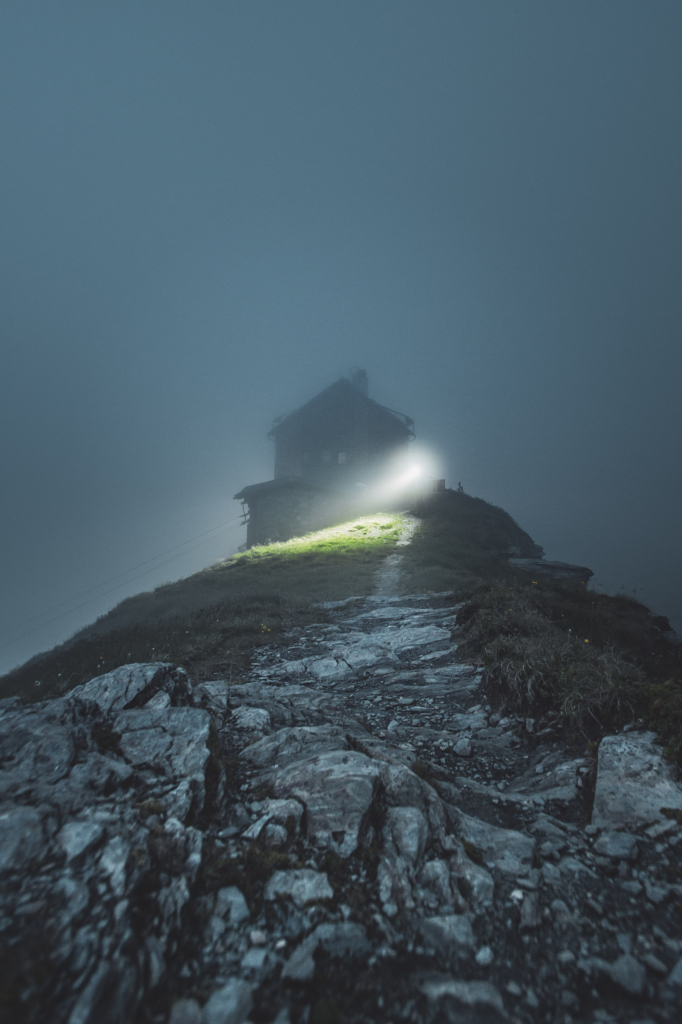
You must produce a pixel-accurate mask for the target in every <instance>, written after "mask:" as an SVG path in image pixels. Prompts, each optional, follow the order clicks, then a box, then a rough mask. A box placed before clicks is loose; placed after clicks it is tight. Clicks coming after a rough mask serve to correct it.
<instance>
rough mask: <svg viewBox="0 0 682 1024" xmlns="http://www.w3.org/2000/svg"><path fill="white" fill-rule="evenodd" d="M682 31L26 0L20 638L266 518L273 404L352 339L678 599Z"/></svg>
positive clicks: (538, 497) (13, 142)
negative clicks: (248, 518) (243, 497)
mask: <svg viewBox="0 0 682 1024" xmlns="http://www.w3.org/2000/svg"><path fill="white" fill-rule="evenodd" d="M681 37H682V9H681V8H680V6H679V4H677V3H667V2H659V3H656V4H643V3H640V2H629V0H603V2H602V3H600V4H593V3H588V2H579V0H574V2H572V3H571V4H550V5H548V4H546V3H544V2H540V0H538V2H523V0H519V2H517V3H514V4H509V3H506V2H503V0H486V2H484V3H480V2H474V0H470V2H463V3H456V2H444V0H443V2H440V0H439V2H428V0H426V2H423V3H420V4H413V3H406V2H405V3H403V2H400V0H391V2H390V3H388V2H383V0H381V2H380V0H363V2H362V3H360V2H344V3H341V4H319V3H314V2H310V0H308V2H296V0H292V2H289V3H286V4H281V3H277V2H274V0H263V2H260V3H258V4H250V3H249V4H246V3H244V4H242V3H228V4H226V3H222V2H217V0H206V2H204V3H201V4H191V3H178V2H168V0H165V2H164V3H156V2H153V0H150V2H146V3H144V4H139V3H132V2H129V3H126V2H121V3H117V4H115V5H104V4H90V3H87V4H86V3H83V2H70V3H64V4H58V5H55V4H51V3H47V2H28V3H14V2H13V3H8V4H5V5H4V6H3V8H2V10H1V11H0V96H2V102H1V108H0V119H1V137H2V139H3V175H2V179H3V181H2V192H1V198H0V202H1V204H2V209H1V222H2V224H3V230H2V232H1V234H0V260H1V261H2V274H1V275H0V302H1V308H0V329H1V332H2V334H1V336H2V373H1V374H0V418H1V421H2V422H1V430H0V452H1V460H2V495H3V501H2V503H1V507H0V531H1V537H2V554H1V563H0V572H1V578H2V593H1V604H0V608H1V612H2V615H1V620H2V621H1V624H0V633H2V636H0V647H1V650H0V671H6V670H7V669H9V668H11V667H13V666H14V665H16V664H17V663H19V662H21V661H23V660H25V659H26V658H28V657H29V656H31V655H32V654H34V653H36V652H37V651H39V650H44V649H46V648H48V647H50V646H52V645H53V644H54V643H56V642H58V641H60V640H62V639H64V638H66V637H67V636H69V635H71V634H72V633H73V632H74V631H75V630H76V629H77V628H79V627H80V626H82V625H84V624H85V623H87V622H91V621H92V620H93V619H95V618H96V617H97V615H100V614H102V613H103V612H105V611H106V610H108V609H109V608H110V607H112V606H113V605H114V604H115V603H117V602H118V601H120V600H121V599H122V598H123V597H125V596H127V595H129V594H133V593H137V592H138V591H140V590H143V589H151V588H152V587H154V586H155V585H158V584H159V583H162V582H164V581H167V580H170V579H176V578H178V577H180V576H183V575H187V574H189V573H191V572H193V571H196V570H197V569H199V568H201V567H202V566H204V565H207V564H210V563H211V562H214V561H216V560H217V559H219V558H222V557H225V556H226V555H228V554H230V553H231V552H233V551H234V550H236V548H237V546H238V545H239V544H241V543H243V541H244V537H245V530H244V528H243V527H240V526H239V524H238V522H234V521H233V522H228V521H230V520H233V519H234V518H235V517H236V516H238V513H239V503H238V502H235V501H233V495H234V494H235V493H236V492H237V491H239V490H240V489H241V488H242V487H244V486H245V485H247V484H250V483H256V482H258V481H261V480H266V479H269V478H271V477H272V475H273V450H272V445H271V442H269V441H268V440H267V437H266V433H267V431H268V429H269V427H270V424H271V421H272V418H273V417H274V416H277V415H279V414H282V413H285V412H287V411H289V410H292V409H294V408H296V407H297V406H298V405H300V404H301V403H303V402H304V401H306V400H307V399H309V398H311V397H312V396H313V395H314V394H316V393H317V392H318V391H320V390H321V389H322V388H323V387H326V386H327V385H328V384H330V383H331V382H332V381H333V380H335V379H336V378H338V377H339V376H341V375H343V374H347V373H348V371H349V368H350V367H351V366H361V367H364V368H366V369H367V372H368V376H369V389H370V390H369V393H370V396H371V397H373V398H375V399H376V400H377V401H379V402H382V403H384V404H386V405H388V406H390V407H392V408H395V409H399V410H401V411H403V412H405V413H407V414H408V415H410V416H412V417H413V418H414V420H415V423H416V430H417V438H418V441H419V443H420V444H422V445H423V446H424V447H425V448H426V449H427V450H428V451H430V452H431V453H432V455H433V457H434V459H435V460H436V462H437V463H438V464H439V465H440V467H442V475H444V476H445V477H446V479H447V483H448V486H455V487H456V486H457V482H458V481H460V480H461V482H462V484H463V486H464V488H465V490H466V491H467V492H468V493H471V494H475V495H478V496H480V497H482V498H485V499H486V500H488V501H491V502H493V503H494V504H497V505H501V506H502V507H503V508H504V509H506V511H508V512H509V513H510V514H511V515H512V516H514V518H515V519H517V521H518V522H519V523H520V525H521V526H522V527H523V528H524V529H525V530H527V531H528V532H529V533H530V534H531V536H532V537H533V539H534V540H535V541H537V542H538V543H540V544H542V545H543V546H544V547H545V551H546V554H547V557H549V558H556V559H561V560H565V561H575V562H579V563H580V564H584V565H589V566H590V567H591V568H592V569H593V570H594V572H595V574H596V575H595V583H596V585H598V586H601V587H604V588H606V589H608V590H610V591H617V590H620V589H621V588H624V590H625V591H626V592H628V593H634V594H636V596H637V597H638V598H639V599H641V600H643V601H644V602H645V603H648V604H650V605H651V606H652V607H653V608H654V609H655V610H656V611H657V612H659V613H662V614H668V615H669V616H670V618H671V620H672V622H673V624H674V625H675V626H676V627H677V628H682V596H681V594H680V587H679V579H680V576H681V575H682V550H681V547H682V546H681V544H680V529H679V521H680V513H679V509H680V507H681V505H682V484H681V482H680V471H679V467H680V463H681V461H682V458H681V456H682V451H681V448H682V437H681V431H680V415H679V394H680V369H681V363H682V355H681V344H680V326H681V323H682V289H681V288H680V271H681V269H682V259H681V255H682V242H681V239H682V230H681V229H682V224H681V220H682V218H681V212H682V198H681V194H680V189H679V175H680V165H681V157H682V140H681V132H680V124H681V123H682V122H681V119H680V99H681V84H682V64H681V63H680V60H679V52H680V42H681ZM223 523H227V524H228V525H225V526H223V527H221V528H220V529H214V527H217V526H219V525H220V524H223ZM206 531H212V532H210V533H208V534H206V535H205V536H200V535H202V534H205V533H206ZM192 538H198V540H196V541H191V539H192ZM186 541H191V543H187V544H185V543H184V542H186ZM163 552H168V554H165V555H162V556H161V557H158V558H157V557H156V556H157V555H160V553H163ZM134 567H138V568H134ZM149 570H151V571H149ZM143 573H144V575H142V574H143ZM106 581H109V582H106ZM114 588H116V589H114ZM79 595H83V596H79ZM49 609H53V610H52V611H49Z"/></svg>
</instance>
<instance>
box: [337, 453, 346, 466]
mask: <svg viewBox="0 0 682 1024" xmlns="http://www.w3.org/2000/svg"><path fill="white" fill-rule="evenodd" d="M345 461H346V453H345V452H339V456H338V463H339V466H343V464H344V462H345Z"/></svg>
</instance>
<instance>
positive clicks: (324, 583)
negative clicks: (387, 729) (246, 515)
mask: <svg viewBox="0 0 682 1024" xmlns="http://www.w3.org/2000/svg"><path fill="white" fill-rule="evenodd" d="M401 529H402V518H401V517H400V516H399V515H396V514H386V513H384V514H378V515H374V516H367V517H363V518H361V519H357V520H355V521H354V522H351V523H345V524H342V525H341V526H338V527H331V528H330V529H327V530H320V531H319V532H317V533H314V534H310V535H308V536H307V537H299V538H295V539H294V540H291V541H287V542H286V543H281V544H270V545H267V546H264V547H258V548H252V549H251V550H250V551H247V552H245V553H244V554H242V555H237V556H235V557H234V558H230V559H228V560H226V561H225V562H222V563H219V564H218V565H215V566H212V567H210V568H208V569H204V570H203V571H202V572H199V573H196V574H195V575H194V576H189V577H187V578H186V579H183V580H179V581H178V582H176V583H168V584H164V585H163V586H161V587H157V588H156V590H154V591H152V592H151V593H146V594H138V595H136V596H135V597H131V598H127V599H126V600H125V601H122V602H121V603H120V604H119V605H117V606H116V608H114V609H113V610H112V611H111V612H109V613H108V614H107V615H103V616H102V617H101V618H99V619H98V620H97V621H96V622H95V623H93V624H92V625H91V626H88V627H87V628H86V629H83V630H81V631H80V632H79V633H77V634H76V635H75V637H73V638H72V639H71V640H69V641H67V642H66V643H65V644H61V645H60V646H58V647H55V648H54V650H52V651H48V652H46V653H45V654H40V655H38V656H37V657H35V658H32V659H31V660H30V661H29V662H27V663H26V664H25V665H23V666H21V667H20V668H18V669H15V670H14V671H12V672H10V673H9V674H8V675H6V676H4V677H3V678H2V679H1V680H0V697H9V696H14V695H20V696H22V697H23V698H25V699H29V700H36V699H43V698H45V697H50V696H55V695H57V694H59V693H64V692H65V691H66V690H68V689H70V688H71V687H73V686H77V685H78V684H79V683H83V682H87V680H89V679H92V678H93V677H94V676H97V675H101V673H102V672H108V671H111V670H112V669H114V668H117V667H118V666H119V665H125V664H128V663H131V662H136V661H172V662H173V663H174V664H176V665H182V666H184V667H185V668H187V669H191V670H192V673H193V675H194V676H195V677H196V676H210V677H212V678H217V677H218V676H220V675H223V674H230V673H233V674H238V673H239V672H240V670H241V669H242V667H243V665H244V663H245V660H246V659H247V658H248V654H249V651H250V650H251V649H252V648H253V647H254V646H259V645H261V644H264V643H273V642H275V643H281V642H283V639H284V638H283V633H284V631H285V630H286V629H288V628H292V627H294V626H300V627H302V626H303V625H306V624H308V623H310V622H314V621H317V622H319V621H321V620H322V619H324V617H325V616H324V613H323V612H321V611H320V610H319V609H315V608H314V607H313V602H315V601H325V600H338V599H342V598H345V597H351V596H353V595H355V594H359V595H361V594H369V593H371V592H372V589H373V585H374V576H375V573H376V570H377V567H378V566H379V564H380V562H381V560H382V559H383V558H384V557H385V556H386V555H387V554H390V553H391V552H392V551H394V550H395V542H396V540H397V539H398V537H399V536H400V532H401ZM36 680H39V681H40V686H36Z"/></svg>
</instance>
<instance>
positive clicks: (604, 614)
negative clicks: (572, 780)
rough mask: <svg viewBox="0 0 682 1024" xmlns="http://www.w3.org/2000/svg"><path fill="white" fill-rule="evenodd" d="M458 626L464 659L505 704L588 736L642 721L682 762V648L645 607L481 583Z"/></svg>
mask: <svg viewBox="0 0 682 1024" xmlns="http://www.w3.org/2000/svg"><path fill="white" fill-rule="evenodd" d="M457 621H458V625H459V626H461V627H462V633H463V644H462V648H461V649H462V653H463V654H464V655H465V656H468V657H473V658H476V659H478V660H479V661H480V662H481V663H482V664H483V665H484V666H485V674H484V680H485V682H486V684H487V685H488V687H489V688H490V689H491V691H492V692H493V693H494V695H495V696H496V697H497V699H498V700H500V701H501V702H502V703H503V704H504V706H505V707H507V708H509V709H510V710H516V711H518V712H521V713H522V714H524V715H526V716H528V717H534V718H541V719H542V717H543V716H545V718H547V720H549V719H550V718H553V719H555V721H556V722H557V724H562V725H563V726H564V727H567V728H568V729H569V731H571V732H572V733H573V734H575V736H576V738H577V737H578V736H582V737H583V738H584V739H585V740H594V739H597V738H599V737H601V736H602V735H604V734H605V733H606V732H611V731H613V730H615V729H619V728H622V727H623V726H624V725H625V724H627V723H630V722H641V723H642V724H644V725H646V726H647V727H649V728H652V729H655V730H656V731H657V732H658V733H659V735H660V737H661V740H662V742H663V743H664V745H665V746H666V748H667V750H668V753H669V754H670V755H672V756H673V757H676V758H677V759H679V760H680V762H681V763H682V664H681V663H680V646H679V644H677V643H675V642H674V641H673V640H671V638H670V637H669V635H668V633H669V627H667V622H666V620H664V619H661V618H660V617H658V618H657V617H655V616H653V615H652V614H651V612H650V611H649V609H647V608H646V607H645V606H644V605H642V604H640V603H639V602H638V601H634V600H633V599H631V598H628V597H624V596H622V595H616V596H610V595H607V594H600V593H596V592H594V591H589V590H587V589H586V588H585V587H584V586H581V585H575V584H571V585H566V584H559V583H556V582H552V581H540V582H537V583H532V582H528V581H520V580H518V579H513V578H512V579H504V578H503V579H502V580H499V579H498V580H496V581H494V582H491V583H485V584H482V585H480V586H479V587H478V588H477V589H476V590H475V591H474V592H473V593H472V595H471V597H470V599H469V601H468V602H467V603H466V604H465V605H464V607H463V608H462V609H461V610H460V612H459V614H458V618H457ZM666 627H667V628H666Z"/></svg>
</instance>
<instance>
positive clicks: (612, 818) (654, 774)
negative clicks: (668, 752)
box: [592, 732, 682, 830]
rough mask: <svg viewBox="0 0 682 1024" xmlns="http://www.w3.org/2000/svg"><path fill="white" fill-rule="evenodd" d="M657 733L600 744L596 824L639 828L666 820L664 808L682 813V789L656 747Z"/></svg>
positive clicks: (625, 736) (613, 738)
mask: <svg viewBox="0 0 682 1024" xmlns="http://www.w3.org/2000/svg"><path fill="white" fill-rule="evenodd" d="M655 740H656V733H653V732H640V733H627V734H623V735H619V736H605V737H604V739H603V740H602V741H601V743H600V744H599V754H598V762H597V782H596V788H595V794H594V808H593V811H592V824H593V825H596V826H597V827H598V828H603V829H612V830H617V829H622V828H637V827H638V826H639V825H644V824H652V823H653V822H656V821H660V820H662V819H663V818H664V815H663V808H670V809H673V810H675V811H680V810H682V787H680V786H679V785H678V784H677V783H676V782H674V781H673V778H672V774H671V770H670V767H669V766H668V765H667V764H666V762H665V761H664V760H663V757H662V756H661V748H660V747H658V746H656V744H655Z"/></svg>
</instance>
